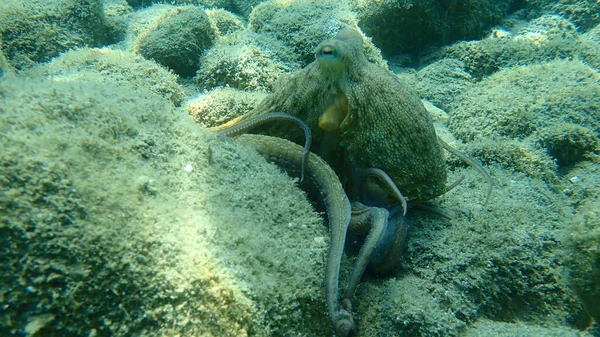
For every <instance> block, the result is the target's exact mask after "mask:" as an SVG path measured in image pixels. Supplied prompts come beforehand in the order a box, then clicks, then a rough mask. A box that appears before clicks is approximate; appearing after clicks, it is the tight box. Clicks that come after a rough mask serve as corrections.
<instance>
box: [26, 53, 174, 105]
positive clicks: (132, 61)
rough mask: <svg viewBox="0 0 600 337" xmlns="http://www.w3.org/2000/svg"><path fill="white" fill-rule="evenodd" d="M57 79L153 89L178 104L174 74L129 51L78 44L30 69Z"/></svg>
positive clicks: (137, 88)
mask: <svg viewBox="0 0 600 337" xmlns="http://www.w3.org/2000/svg"><path fill="white" fill-rule="evenodd" d="M31 73H36V74H41V75H43V76H46V77H48V78H52V79H54V80H55V81H60V82H93V83H107V82H111V83H116V84H119V85H122V86H125V87H128V88H130V89H133V90H143V91H147V92H153V93H156V94H159V95H161V96H163V97H165V98H167V99H169V100H170V101H171V102H173V104H175V105H179V104H180V103H181V101H182V100H183V89H182V88H181V86H180V85H179V84H177V76H176V75H175V74H173V73H172V72H170V71H169V70H167V69H165V68H163V67H162V66H161V65H159V64H157V63H156V62H154V61H149V60H146V59H144V58H143V57H141V56H139V55H136V54H134V53H131V52H124V51H120V50H112V49H108V48H82V49H74V50H71V51H69V52H66V53H64V54H62V55H60V56H59V57H57V58H55V59H53V60H52V61H51V62H49V63H47V64H43V65H40V66H38V67H36V68H34V69H32V71H31Z"/></svg>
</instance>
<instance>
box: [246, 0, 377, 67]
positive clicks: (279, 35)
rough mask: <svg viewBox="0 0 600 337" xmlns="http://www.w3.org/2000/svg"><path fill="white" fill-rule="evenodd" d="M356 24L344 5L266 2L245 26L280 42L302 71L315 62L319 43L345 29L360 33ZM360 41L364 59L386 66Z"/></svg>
mask: <svg viewBox="0 0 600 337" xmlns="http://www.w3.org/2000/svg"><path fill="white" fill-rule="evenodd" d="M357 24H358V19H357V18H356V15H355V14H354V13H353V12H352V11H351V10H350V6H349V5H348V3H347V2H345V1H337V0H325V1H313V0H298V1H289V0H269V1H265V2H263V3H261V4H260V5H258V6H256V8H254V10H253V11H252V13H251V14H250V18H249V24H248V26H249V27H250V29H252V30H253V31H255V32H258V33H265V34H269V35H271V36H273V37H275V38H276V39H278V40H281V41H283V43H284V44H285V45H286V46H288V47H289V48H291V49H292V54H293V55H295V57H296V61H298V62H299V63H300V64H301V67H304V66H306V65H307V64H309V63H310V62H312V61H313V60H314V52H315V48H316V47H317V46H318V45H319V43H321V42H322V41H323V40H326V39H329V38H333V37H334V36H335V34H336V33H337V32H338V31H339V30H341V29H342V28H344V27H351V28H353V29H355V30H359V29H358V26H357ZM363 38H364V39H365V56H366V57H367V59H368V60H369V61H371V62H375V63H377V64H379V65H382V66H386V62H385V61H384V60H383V58H382V57H381V52H380V51H379V49H377V48H376V47H375V46H374V45H373V44H372V43H371V41H370V39H369V38H367V37H365V36H363Z"/></svg>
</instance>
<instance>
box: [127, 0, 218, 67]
mask: <svg viewBox="0 0 600 337" xmlns="http://www.w3.org/2000/svg"><path fill="white" fill-rule="evenodd" d="M129 24H130V28H129V31H130V34H131V35H130V36H129V39H130V43H131V48H132V50H134V51H135V52H138V53H140V54H141V55H142V56H144V57H145V58H147V59H150V60H154V61H156V62H158V63H159V64H162V65H163V66H165V67H167V68H169V69H172V70H173V71H174V72H175V73H176V74H178V75H180V76H184V77H190V76H193V75H194V74H195V73H196V71H197V70H198V60H199V59H200V55H201V54H202V53H203V52H204V51H206V50H207V49H208V48H210V47H211V46H212V44H213V42H214V40H215V38H216V33H215V31H214V29H213V26H212V24H211V22H210V20H209V18H208V16H207V15H206V13H205V12H204V10H203V9H202V8H201V7H196V6H184V7H174V6H166V5H156V6H153V7H151V8H148V9H145V10H142V11H140V12H137V13H136V14H135V16H134V18H133V19H132V20H131V21H130V23H129Z"/></svg>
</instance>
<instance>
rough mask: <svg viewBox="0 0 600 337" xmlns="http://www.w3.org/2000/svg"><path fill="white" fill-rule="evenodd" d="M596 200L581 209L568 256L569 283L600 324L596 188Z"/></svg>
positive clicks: (571, 231) (569, 240)
mask: <svg viewBox="0 0 600 337" xmlns="http://www.w3.org/2000/svg"><path fill="white" fill-rule="evenodd" d="M595 192H596V196H595V198H596V199H595V200H594V199H591V200H588V201H587V202H586V203H585V204H584V205H582V206H581V207H580V208H579V209H580V210H579V212H578V214H577V216H576V217H575V219H574V220H573V221H572V222H571V226H572V227H571V228H569V229H568V231H569V232H568V238H567V248H566V253H565V258H566V262H565V264H566V267H567V270H568V272H569V282H570V284H571V285H572V287H573V289H574V290H575V293H576V294H577V295H578V296H579V299H580V300H581V302H582V303H583V305H584V306H585V309H586V310H587V312H588V313H589V314H590V316H592V317H593V318H594V320H595V321H596V323H597V324H598V323H599V322H600V201H599V200H598V196H599V194H598V192H600V191H599V190H598V188H597V186H596V191H595Z"/></svg>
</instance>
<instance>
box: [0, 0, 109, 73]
mask: <svg viewBox="0 0 600 337" xmlns="http://www.w3.org/2000/svg"><path fill="white" fill-rule="evenodd" d="M107 34H108V31H107V27H106V22H105V18H104V13H103V10H102V1H100V0H51V1H49V0H32V1H18V0H6V1H2V2H1V3H0V41H1V42H2V45H1V46H0V49H1V50H3V52H4V55H5V56H6V57H7V58H8V60H9V61H10V62H11V63H12V64H13V66H15V67H16V68H19V69H21V68H25V67H29V66H32V65H33V64H35V63H36V62H45V61H48V60H49V59H51V58H52V57H54V56H56V55H58V54H60V53H62V52H64V51H66V50H69V49H70V48H74V47H81V46H98V45H101V44H103V43H105V42H107V41H108V35H107Z"/></svg>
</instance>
